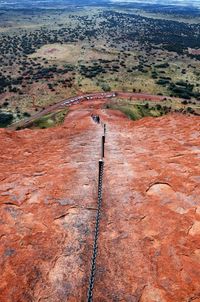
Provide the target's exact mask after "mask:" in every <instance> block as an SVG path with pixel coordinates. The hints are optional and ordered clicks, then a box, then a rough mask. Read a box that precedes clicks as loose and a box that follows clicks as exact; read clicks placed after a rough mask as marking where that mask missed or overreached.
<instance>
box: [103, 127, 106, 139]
mask: <svg viewBox="0 0 200 302" xmlns="http://www.w3.org/2000/svg"><path fill="white" fill-rule="evenodd" d="M103 128H104V136H106V124H104V125H103Z"/></svg>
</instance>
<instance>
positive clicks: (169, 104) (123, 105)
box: [105, 100, 200, 121]
mask: <svg viewBox="0 0 200 302" xmlns="http://www.w3.org/2000/svg"><path fill="white" fill-rule="evenodd" d="M189 104H190V106H191V107H190V106H189ZM105 109H113V110H119V111H121V112H123V113H124V114H125V115H127V117H128V118H129V119H131V120H133V121H136V120H139V119H141V118H143V117H148V116H149V117H160V116H162V115H165V114H168V113H170V112H177V113H182V114H193V115H200V106H198V105H197V104H196V103H195V102H194V103H192V102H191V101H188V102H187V103H185V102H177V101H172V100H166V101H162V102H144V101H138V102H135V101H134V102H133V101H132V102H131V101H128V100H117V101H113V102H110V103H108V104H106V105H105Z"/></svg>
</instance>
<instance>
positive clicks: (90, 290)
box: [87, 159, 104, 302]
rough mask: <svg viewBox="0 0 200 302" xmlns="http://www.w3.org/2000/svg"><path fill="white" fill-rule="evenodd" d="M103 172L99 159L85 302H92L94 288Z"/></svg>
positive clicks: (101, 161)
mask: <svg viewBox="0 0 200 302" xmlns="http://www.w3.org/2000/svg"><path fill="white" fill-rule="evenodd" d="M103 171H104V161H103V159H101V160H99V180H98V202H97V213H96V225H95V233H94V244H93V254H92V263H91V272H90V279H89V288H88V296H87V302H92V300H93V288H94V282H95V273H96V258H97V253H98V237H99V224H100V219H101V206H102V191H103V190H102V185H103Z"/></svg>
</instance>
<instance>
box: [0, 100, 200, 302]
mask: <svg viewBox="0 0 200 302" xmlns="http://www.w3.org/2000/svg"><path fill="white" fill-rule="evenodd" d="M91 113H94V109H92V108H91V109H87V108H83V107H81V106H80V107H79V109H78V108H76V111H72V112H71V113H70V114H69V115H68V117H67V118H66V120H65V123H64V125H62V126H60V127H57V128H54V129H48V130H23V131H19V132H11V131H6V130H3V129H1V130H0V139H1V144H0V154H1V162H0V165H1V169H0V180H1V183H0V193H1V197H0V213H1V216H0V243H1V244H0V255H1V257H0V271H1V274H0V301H1V302H32V301H33V302H36V301H37V302H46V301H48V302H61V301H62V302H63V301H70V302H71V301H77V302H80V301H86V295H87V286H88V278H89V272H90V258H91V254H92V240H93V231H94V222H95V210H96V197H97V175H98V169H97V167H98V159H99V158H100V144H101V140H100V137H101V134H102V128H101V126H99V125H97V124H95V123H94V122H93V121H92V119H91V117H90V115H91ZM95 113H98V114H99V115H100V116H101V118H102V119H103V120H104V121H105V122H106V123H107V130H108V131H107V137H106V152H105V175H104V188H103V190H104V193H103V209H102V220H101V232H100V238H99V254H98V259H97V274H96V283H95V288H94V302H95V301H98V302H104V301H105V302H107V301H113V302H118V301H127V302H136V301H138V302H139V301H140V302H169V301H173V302H174V301H177V302H179V301H180V302H182V301H184V302H190V301H195V302H196V301H200V164H199V163H200V120H199V118H198V117H189V116H188V117H187V116H182V115H168V116H165V117H162V118H155V119H153V118H146V119H143V120H140V121H137V122H132V121H129V120H128V119H127V118H126V117H125V116H123V115H122V114H120V113H119V112H115V111H109V110H106V111H104V110H101V109H96V111H95Z"/></svg>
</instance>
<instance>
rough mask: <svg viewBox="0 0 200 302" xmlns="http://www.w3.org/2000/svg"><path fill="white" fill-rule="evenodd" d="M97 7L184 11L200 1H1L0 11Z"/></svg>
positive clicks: (197, 5) (195, 5) (193, 7)
mask: <svg viewBox="0 0 200 302" xmlns="http://www.w3.org/2000/svg"><path fill="white" fill-rule="evenodd" d="M87 4H88V5H89V6H91V5H92V6H95V5H101V4H102V5H109V4H110V5H115V4H116V5H128V4H130V5H134V4H135V5H136V6H140V5H141V6H144V5H154V6H155V5H158V6H164V7H168V6H169V7H170V6H177V7H183V8H184V9H185V8H187V7H188V9H189V8H192V9H197V10H199V9H200V0H193V1H191V0H168V1H167V3H166V1H165V0H82V1H81V0H71V1H70V0H0V9H11V8H12V9H26V8H28V9H31V8H41V9H45V8H47V7H48V6H49V7H50V8H54V7H56V6H57V7H61V8H65V7H66V6H73V5H77V6H84V5H85V6H87Z"/></svg>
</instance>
